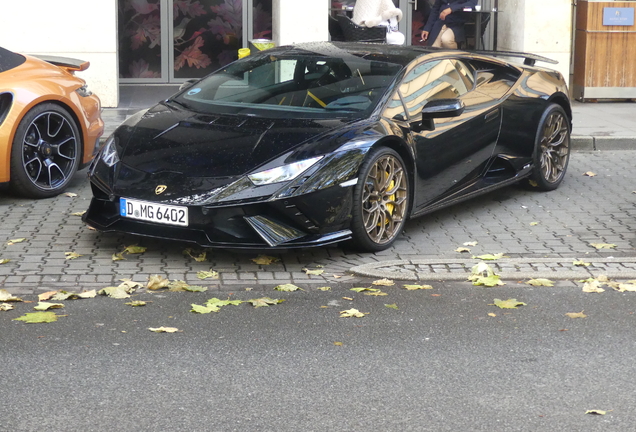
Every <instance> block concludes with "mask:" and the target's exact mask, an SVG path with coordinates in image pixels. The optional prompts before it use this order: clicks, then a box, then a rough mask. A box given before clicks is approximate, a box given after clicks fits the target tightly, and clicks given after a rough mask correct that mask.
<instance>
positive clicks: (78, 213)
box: [71, 210, 86, 216]
mask: <svg viewBox="0 0 636 432" xmlns="http://www.w3.org/2000/svg"><path fill="white" fill-rule="evenodd" d="M85 213H86V210H84V211H81V212H75V213H71V216H84V214H85Z"/></svg>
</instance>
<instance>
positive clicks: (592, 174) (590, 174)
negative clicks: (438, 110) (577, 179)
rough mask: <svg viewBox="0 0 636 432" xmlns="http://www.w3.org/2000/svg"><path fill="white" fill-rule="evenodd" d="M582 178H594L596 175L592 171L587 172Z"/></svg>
mask: <svg viewBox="0 0 636 432" xmlns="http://www.w3.org/2000/svg"><path fill="white" fill-rule="evenodd" d="M583 175H584V176H588V177H594V176H596V173H593V172H592V171H588V172H586V173H583Z"/></svg>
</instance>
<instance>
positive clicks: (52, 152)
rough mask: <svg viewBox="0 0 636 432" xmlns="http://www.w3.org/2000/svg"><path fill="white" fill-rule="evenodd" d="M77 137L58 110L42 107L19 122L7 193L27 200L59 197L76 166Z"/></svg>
mask: <svg viewBox="0 0 636 432" xmlns="http://www.w3.org/2000/svg"><path fill="white" fill-rule="evenodd" d="M80 142H81V138H80V134H79V131H78V127H77V125H76V124H75V120H74V119H73V117H71V115H70V114H69V113H68V112H67V111H66V110H65V109H63V108H62V107H60V106H58V105H55V104H52V103H44V104H41V105H37V106H36V107H34V108H32V109H31V110H30V111H29V112H28V113H27V114H26V115H25V116H24V117H23V118H22V120H21V121H20V124H19V126H18V128H17V130H16V134H15V138H14V139H13V146H12V148H11V180H10V187H11V190H12V191H13V192H14V193H16V194H18V195H22V196H26V197H31V198H48V197H52V196H55V195H58V194H59V193H61V192H62V191H63V190H64V189H65V188H66V187H67V186H68V184H69V182H70V181H71V179H72V178H73V175H74V174H75V173H76V172H77V168H78V165H79V161H80V157H81V150H80Z"/></svg>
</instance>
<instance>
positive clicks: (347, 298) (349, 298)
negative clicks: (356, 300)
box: [342, 297, 353, 301]
mask: <svg viewBox="0 0 636 432" xmlns="http://www.w3.org/2000/svg"><path fill="white" fill-rule="evenodd" d="M342 299H343V300H349V301H353V299H352V298H351V297H343V298H342Z"/></svg>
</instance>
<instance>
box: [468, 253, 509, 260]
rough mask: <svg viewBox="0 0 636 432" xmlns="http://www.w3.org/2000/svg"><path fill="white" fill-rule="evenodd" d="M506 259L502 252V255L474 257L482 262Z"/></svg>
mask: <svg viewBox="0 0 636 432" xmlns="http://www.w3.org/2000/svg"><path fill="white" fill-rule="evenodd" d="M504 257H505V256H504V254H503V252H501V253H498V254H494V255H493V254H485V255H478V256H474V255H473V257H472V258H473V259H480V260H484V261H495V260H498V259H500V258H504ZM505 258H507V257H505Z"/></svg>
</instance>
